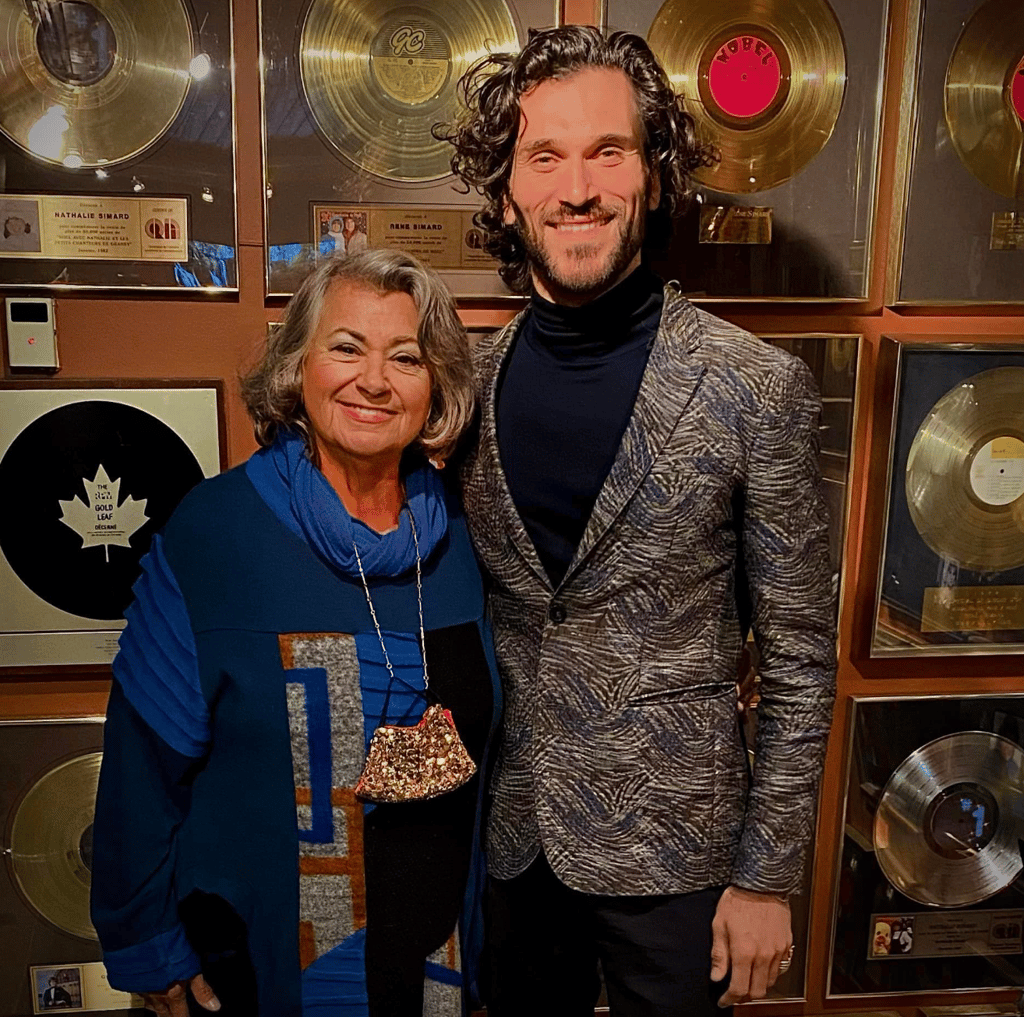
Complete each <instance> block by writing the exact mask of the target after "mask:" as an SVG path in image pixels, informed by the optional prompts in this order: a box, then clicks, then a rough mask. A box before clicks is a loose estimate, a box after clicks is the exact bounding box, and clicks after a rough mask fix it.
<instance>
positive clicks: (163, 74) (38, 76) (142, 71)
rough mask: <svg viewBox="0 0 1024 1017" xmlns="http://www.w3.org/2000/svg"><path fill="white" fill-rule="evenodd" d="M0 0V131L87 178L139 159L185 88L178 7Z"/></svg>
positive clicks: (184, 33) (186, 63)
mask: <svg viewBox="0 0 1024 1017" xmlns="http://www.w3.org/2000/svg"><path fill="white" fill-rule="evenodd" d="M34 9H36V10H39V11H42V12H43V16H44V17H45V18H46V21H45V23H42V22H40V21H38V20H35V19H33V18H32V17H30V16H29V14H28V10H29V5H27V4H25V3H24V2H23V0H0V50H6V51H7V52H8V53H9V54H11V59H10V60H4V61H0V131H2V132H3V133H4V134H5V135H6V136H7V137H8V138H10V139H11V141H12V142H13V143H14V144H15V145H17V146H18V147H19V148H20V149H22V150H23V151H25V152H27V153H28V154H29V155H30V156H32V157H33V158H35V159H39V160H40V161H42V162H44V163H49V164H53V165H57V166H64V167H67V168H68V169H80V168H84V169H90V168H99V167H102V166H108V165H111V164H114V163H119V162H124V161H125V160H127V159H131V158H134V157H135V156H138V155H140V154H141V153H142V152H143V151H145V150H146V149H147V148H149V147H150V146H151V145H153V144H154V143H155V142H156V141H157V140H158V139H159V138H160V137H161V136H162V135H163V134H164V132H165V131H166V130H167V129H168V128H169V127H170V126H171V124H172V123H173V122H174V120H175V118H176V117H177V115H178V113H179V111H180V110H181V107H182V104H183V103H184V101H185V97H186V95H187V94H188V89H189V83H190V81H191V74H190V64H191V61H192V58H193V47H192V26H191V24H190V22H189V18H188V14H187V13H186V11H185V8H184V7H183V6H182V4H181V0H147V2H146V4H145V5H144V6H140V5H137V4H130V3H128V2H127V0H89V2H88V3H84V2H76V0H58V2H56V3H47V4H40V5H37V6H36V7H35V8H34Z"/></svg>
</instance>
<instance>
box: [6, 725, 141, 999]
mask: <svg viewBox="0 0 1024 1017" xmlns="http://www.w3.org/2000/svg"><path fill="white" fill-rule="evenodd" d="M102 750H103V718H102V717H61V718H53V719H43V720H0V773H3V775H4V779H3V781H2V782H0V838H2V842H3V843H2V851H3V855H4V864H3V865H0V956H3V959H4V962H3V964H2V965H0V1017H28V1015H29V1014H37V1013H51V1012H53V1011H55V1010H56V1011H60V1012H63V1011H68V1012H75V1013H91V1014H115V1013H116V1014H123V1013H124V1012H125V1011H126V1010H136V1012H138V1013H140V1014H141V1013H142V1012H143V1011H142V999H141V998H140V997H138V996H133V995H129V994H128V993H125V992H119V991H117V990H116V989H112V988H111V987H110V983H109V982H108V981H107V975H106V970H105V969H104V967H103V961H102V952H101V950H100V944H99V941H98V939H97V936H96V930H95V929H94V928H93V925H92V921H91V919H90V917H89V889H90V886H91V883H92V824H93V819H94V816H95V813H96V787H97V784H98V781H99V770H100V759H101V758H102Z"/></svg>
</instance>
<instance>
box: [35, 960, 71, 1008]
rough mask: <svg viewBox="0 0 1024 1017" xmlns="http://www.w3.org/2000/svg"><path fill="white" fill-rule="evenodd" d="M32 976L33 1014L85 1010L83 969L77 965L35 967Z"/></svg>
mask: <svg viewBox="0 0 1024 1017" xmlns="http://www.w3.org/2000/svg"><path fill="white" fill-rule="evenodd" d="M31 974H32V1012H33V1013H50V1012H51V1011H55V1010H59V1011H61V1012H64V1011H74V1010H81V1009H82V1008H83V999H82V969H81V968H80V967H79V966H78V965H77V964H72V965H61V966H59V967H45V966H38V967H33V968H32V969H31Z"/></svg>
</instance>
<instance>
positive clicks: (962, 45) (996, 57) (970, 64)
mask: <svg viewBox="0 0 1024 1017" xmlns="http://www.w3.org/2000/svg"><path fill="white" fill-rule="evenodd" d="M945 105H946V124H947V125H948V126H949V136H950V137H951V138H952V140H953V146H954V148H955V149H956V152H957V155H959V156H960V159H961V161H962V162H963V164H964V165H965V166H966V167H967V168H968V169H969V170H970V171H971V173H973V174H974V176H975V177H977V179H978V180H980V181H981V182H982V183H983V184H984V185H985V186H986V187H989V188H991V189H992V190H993V191H995V192H996V193H997V194H1002V195H1003V196H1004V197H1007V198H1017V199H1021V198H1024V4H1020V3H1007V2H1006V0H989V2H988V3H986V4H983V5H982V6H981V7H980V8H978V11H977V12H976V13H975V15H974V17H972V18H971V20H970V21H968V22H967V25H966V26H965V28H964V30H963V32H962V33H961V35H960V38H959V39H958V40H957V44H956V46H955V47H954V49H953V55H952V57H951V58H950V61H949V68H948V69H947V71H946V91H945Z"/></svg>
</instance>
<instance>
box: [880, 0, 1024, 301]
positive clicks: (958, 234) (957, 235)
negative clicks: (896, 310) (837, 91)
mask: <svg viewBox="0 0 1024 1017" xmlns="http://www.w3.org/2000/svg"><path fill="white" fill-rule="evenodd" d="M909 19H910V22H909V26H910V31H909V35H908V44H907V51H906V54H905V65H906V75H905V88H904V95H903V102H902V104H901V122H900V132H899V147H898V149H897V171H896V186H895V192H894V193H895V198H896V208H897V214H896V215H895V216H894V217H893V224H892V231H891V236H890V243H889V263H888V266H887V284H886V301H887V302H888V303H890V304H894V305H921V304H1019V303H1022V302H1024V42H1022V41H1021V40H1022V39H1024V7H1022V5H1021V4H1019V3H1005V2H1003V0H910V3H909ZM951 196H955V200H951Z"/></svg>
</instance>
